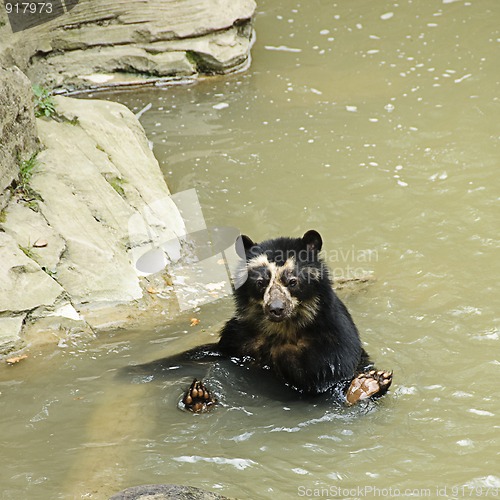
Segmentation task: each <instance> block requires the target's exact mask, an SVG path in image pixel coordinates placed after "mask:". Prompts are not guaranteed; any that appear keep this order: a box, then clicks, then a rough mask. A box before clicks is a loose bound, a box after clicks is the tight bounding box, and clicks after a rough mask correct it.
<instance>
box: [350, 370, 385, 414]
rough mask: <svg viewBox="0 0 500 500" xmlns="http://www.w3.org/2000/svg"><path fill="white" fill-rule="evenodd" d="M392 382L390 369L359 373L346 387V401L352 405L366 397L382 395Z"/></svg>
mask: <svg viewBox="0 0 500 500" xmlns="http://www.w3.org/2000/svg"><path fill="white" fill-rule="evenodd" d="M391 383H392V371H390V372H387V371H384V370H370V371H369V372H366V373H360V374H359V375H358V376H357V377H355V378H354V379H353V381H352V382H351V385H350V386H349V389H347V394H346V400H347V403H348V404H350V405H353V404H355V403H357V402H358V401H361V400H363V399H367V398H378V397H380V396H383V395H384V394H385V393H386V392H387V389H389V387H390V385H391Z"/></svg>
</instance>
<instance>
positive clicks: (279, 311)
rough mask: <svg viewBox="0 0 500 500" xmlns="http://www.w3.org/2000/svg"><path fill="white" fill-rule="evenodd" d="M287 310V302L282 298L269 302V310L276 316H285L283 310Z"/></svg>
mask: <svg viewBox="0 0 500 500" xmlns="http://www.w3.org/2000/svg"><path fill="white" fill-rule="evenodd" d="M284 310H285V304H284V303H283V302H282V301H281V300H273V301H272V302H271V303H270V304H269V312H270V314H272V315H273V316H276V317H277V318H279V317H280V316H283V312H284Z"/></svg>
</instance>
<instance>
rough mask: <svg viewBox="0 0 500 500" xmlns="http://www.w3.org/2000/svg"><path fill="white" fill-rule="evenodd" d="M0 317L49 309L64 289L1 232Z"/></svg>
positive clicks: (9, 237) (10, 238)
mask: <svg viewBox="0 0 500 500" xmlns="http://www.w3.org/2000/svg"><path fill="white" fill-rule="evenodd" d="M0 262H1V263H2V265H1V266H0V314H2V315H5V313H6V312H10V313H15V314H16V315H17V313H22V312H24V311H29V310H31V309H35V308H37V307H39V306H42V305H51V304H54V303H55V302H56V299H57V298H58V297H59V296H60V295H61V294H63V293H64V290H63V288H62V287H61V286H60V285H59V284H58V283H57V282H56V281H54V280H53V279H52V278H51V277H50V276H49V275H48V274H46V273H45V272H43V271H42V269H41V268H40V266H39V265H38V264H37V263H36V262H35V261H34V260H32V259H30V258H29V257H27V256H26V255H25V254H24V252H23V251H22V250H21V249H20V248H19V245H18V243H17V242H16V241H15V240H14V239H13V238H12V237H11V236H9V235H7V234H5V233H1V232H0Z"/></svg>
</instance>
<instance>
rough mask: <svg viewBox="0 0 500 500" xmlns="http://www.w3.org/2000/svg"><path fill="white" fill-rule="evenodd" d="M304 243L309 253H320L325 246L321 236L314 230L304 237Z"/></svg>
mask: <svg viewBox="0 0 500 500" xmlns="http://www.w3.org/2000/svg"><path fill="white" fill-rule="evenodd" d="M302 243H304V246H305V247H306V249H307V251H308V252H309V251H311V252H319V251H320V250H321V247H322V246H323V240H322V239H321V236H320V234H319V233H318V231H315V230H314V229H311V230H310V231H307V233H306V234H304V236H302Z"/></svg>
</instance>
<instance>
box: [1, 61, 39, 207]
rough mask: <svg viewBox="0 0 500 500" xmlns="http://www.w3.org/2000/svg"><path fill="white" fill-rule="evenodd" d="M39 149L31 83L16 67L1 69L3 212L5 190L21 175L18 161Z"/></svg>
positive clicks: (6, 196)
mask: <svg viewBox="0 0 500 500" xmlns="http://www.w3.org/2000/svg"><path fill="white" fill-rule="evenodd" d="M37 146H38V144H37V133H36V126H35V116H34V113H33V91H32V88H31V83H30V81H29V80H28V79H27V78H26V76H25V75H23V73H21V71H19V69H17V68H11V69H4V68H0V210H2V209H3V207H4V206H5V205H6V203H7V200H8V193H6V192H5V189H6V188H7V187H8V186H10V185H11V184H12V181H13V180H14V179H15V178H17V176H18V175H19V159H20V158H21V159H26V158H29V157H30V155H31V154H32V153H33V152H34V151H35V150H36V148H37Z"/></svg>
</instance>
